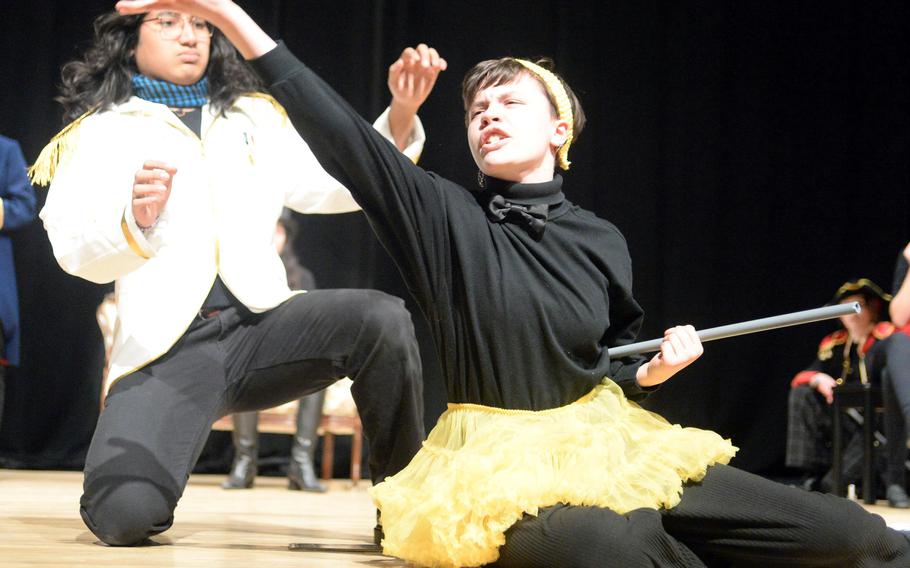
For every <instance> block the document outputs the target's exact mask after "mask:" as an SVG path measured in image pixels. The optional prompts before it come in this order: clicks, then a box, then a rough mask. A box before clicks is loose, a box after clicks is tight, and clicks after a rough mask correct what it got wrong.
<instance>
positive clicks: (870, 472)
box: [831, 383, 883, 505]
mask: <svg viewBox="0 0 910 568" xmlns="http://www.w3.org/2000/svg"><path fill="white" fill-rule="evenodd" d="M849 408H862V409H863V502H864V503H866V504H869V505H872V504H874V503H875V488H874V487H875V471H874V466H873V464H874V461H875V411H876V410H881V409H882V408H883V403H882V389H881V387H880V386H879V385H873V384H871V383H864V384H863V383H850V384H843V385H840V386H838V387H837V388H835V389H834V404H833V414H834V419H833V429H834V457H833V461H834V463H833V466H832V468H831V472H832V476H833V477H834V480H833V481H834V493H835V494H836V495H840V496H841V497H843V496H844V495H845V488H844V485H843V480H842V474H841V468H842V466H843V464H842V461H843V455H842V454H843V444H844V441H843V432H842V431H841V428H842V426H843V424H842V420H843V415H844V413H845V412H846V411H847V409H849Z"/></svg>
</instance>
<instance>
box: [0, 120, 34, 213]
mask: <svg viewBox="0 0 910 568" xmlns="http://www.w3.org/2000/svg"><path fill="white" fill-rule="evenodd" d="M26 172H27V167H26V165H25V157H24V156H23V155H22V150H21V148H20V147H19V143H18V142H16V141H14V140H10V139H9V138H3V137H0V199H3V226H2V227H0V230H2V231H8V230H13V229H18V228H20V227H22V226H24V225H26V224H28V223H30V222H31V221H32V220H33V219H34V218H35V190H34V189H33V188H32V184H31V183H29V181H28V175H27V173H26Z"/></svg>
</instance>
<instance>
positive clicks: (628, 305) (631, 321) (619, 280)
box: [602, 231, 658, 400]
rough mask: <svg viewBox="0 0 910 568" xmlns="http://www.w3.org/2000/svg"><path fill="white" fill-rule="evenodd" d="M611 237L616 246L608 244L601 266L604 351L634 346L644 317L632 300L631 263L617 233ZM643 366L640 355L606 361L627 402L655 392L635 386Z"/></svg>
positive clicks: (642, 359)
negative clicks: (606, 312)
mask: <svg viewBox="0 0 910 568" xmlns="http://www.w3.org/2000/svg"><path fill="white" fill-rule="evenodd" d="M615 235H616V237H617V238H618V240H617V242H615V243H613V242H611V243H610V244H608V245H606V246H605V247H604V248H605V250H606V251H607V252H608V253H609V254H608V256H607V258H606V261H605V266H606V267H608V272H607V277H608V279H609V280H610V284H609V299H610V327H609V328H608V329H607V331H606V333H605V334H604V337H603V340H602V344H603V345H605V346H607V347H619V346H622V345H629V344H630V343H634V342H635V340H636V338H638V333H639V332H640V331H641V325H642V322H643V321H644V317H645V313H644V310H642V309H641V306H640V305H639V304H638V302H637V301H636V300H635V298H634V297H633V296H632V260H631V258H630V257H629V249H628V247H627V246H626V241H625V238H623V237H622V235H621V234H620V233H619V232H618V231H616V232H615ZM644 362H645V358H644V357H642V356H641V355H636V356H630V357H623V358H621V359H615V360H612V361H610V378H611V379H612V380H613V382H615V383H616V384H618V385H619V386H620V388H622V390H623V393H624V394H625V395H626V398H628V399H630V400H641V399H644V398H645V397H646V396H647V395H648V393H649V392H653V391H655V390H657V388H658V387H657V386H654V387H642V386H641V385H639V384H638V380H637V379H636V378H635V374H636V373H637V372H638V368H639V367H641V366H642V364H643V363H644Z"/></svg>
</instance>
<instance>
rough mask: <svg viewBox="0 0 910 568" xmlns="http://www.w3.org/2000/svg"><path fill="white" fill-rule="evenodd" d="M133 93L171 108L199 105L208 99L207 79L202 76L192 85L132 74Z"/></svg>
mask: <svg viewBox="0 0 910 568" xmlns="http://www.w3.org/2000/svg"><path fill="white" fill-rule="evenodd" d="M133 94H135V95H136V96H137V97H139V98H140V99H145V100H147V101H151V102H153V103H161V104H163V105H167V106H169V107H173V108H190V107H199V106H202V105H204V104H205V103H206V102H207V101H208V100H209V79H208V77H203V78H202V79H200V80H199V81H198V82H197V83H194V84H192V85H177V84H176V83H171V82H169V81H161V80H159V79H152V78H151V77H147V76H145V75H133Z"/></svg>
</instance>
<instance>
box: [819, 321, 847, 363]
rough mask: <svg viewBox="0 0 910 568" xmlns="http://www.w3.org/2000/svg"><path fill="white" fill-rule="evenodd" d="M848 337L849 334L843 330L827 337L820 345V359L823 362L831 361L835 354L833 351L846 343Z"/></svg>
mask: <svg viewBox="0 0 910 568" xmlns="http://www.w3.org/2000/svg"><path fill="white" fill-rule="evenodd" d="M847 337H848V336H847V332H846V330H843V329H840V330H837V331H835V332H834V333H832V334H831V335H826V336H825V338H824V339H822V341H821V343H819V344H818V358H819V359H820V360H821V361H826V360H828V359H830V358H831V355H832V354H833V349H834V348H835V347H836V346H838V345H843V344H844V343H846V342H847Z"/></svg>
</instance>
